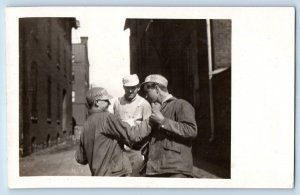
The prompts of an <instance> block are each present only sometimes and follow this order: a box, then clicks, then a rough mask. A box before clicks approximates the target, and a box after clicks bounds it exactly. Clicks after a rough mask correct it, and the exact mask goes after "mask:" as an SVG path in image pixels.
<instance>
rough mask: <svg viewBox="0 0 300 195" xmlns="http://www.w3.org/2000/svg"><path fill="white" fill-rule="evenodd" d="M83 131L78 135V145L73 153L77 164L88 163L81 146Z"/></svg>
mask: <svg viewBox="0 0 300 195" xmlns="http://www.w3.org/2000/svg"><path fill="white" fill-rule="evenodd" d="M83 140H84V132H82V134H81V135H80V142H79V147H78V149H77V151H76V154H75V159H76V161H77V162H78V163H79V164H82V165H86V164H87V163H88V160H87V157H86V153H85V150H84V147H83Z"/></svg>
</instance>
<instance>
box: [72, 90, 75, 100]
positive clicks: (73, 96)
mask: <svg viewBox="0 0 300 195" xmlns="http://www.w3.org/2000/svg"><path fill="white" fill-rule="evenodd" d="M72 102H75V91H72Z"/></svg>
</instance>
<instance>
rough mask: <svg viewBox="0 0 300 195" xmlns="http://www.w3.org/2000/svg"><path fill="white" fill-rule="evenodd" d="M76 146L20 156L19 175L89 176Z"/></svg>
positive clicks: (196, 170)
mask: <svg viewBox="0 0 300 195" xmlns="http://www.w3.org/2000/svg"><path fill="white" fill-rule="evenodd" d="M76 148H77V143H76V142H73V141H72V140H71V139H70V140H66V141H64V142H62V143H60V144H58V145H55V146H52V147H50V148H47V149H44V150H41V151H38V152H36V153H33V154H31V155H29V156H26V157H23V158H20V176H90V175H91V174H90V170H89V167H88V165H85V166H83V165H80V164H78V163H77V162H76V160H75V158H74V156H75V152H76ZM193 172H194V174H195V176H196V177H198V178H218V177H217V176H215V175H213V174H211V173H209V172H207V171H205V170H203V169H200V168H197V167H194V170H193Z"/></svg>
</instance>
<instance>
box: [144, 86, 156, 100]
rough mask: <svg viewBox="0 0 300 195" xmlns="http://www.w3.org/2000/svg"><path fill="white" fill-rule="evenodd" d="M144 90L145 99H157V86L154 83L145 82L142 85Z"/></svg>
mask: <svg viewBox="0 0 300 195" xmlns="http://www.w3.org/2000/svg"><path fill="white" fill-rule="evenodd" d="M144 91H145V95H146V97H145V98H146V99H147V100H148V101H149V102H157V100H158V95H159V93H158V90H157V86H156V84H155V83H146V84H145V85H144Z"/></svg>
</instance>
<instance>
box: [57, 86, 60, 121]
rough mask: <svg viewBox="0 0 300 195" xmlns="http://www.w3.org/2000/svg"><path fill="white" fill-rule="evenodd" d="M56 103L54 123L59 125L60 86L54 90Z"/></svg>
mask: <svg viewBox="0 0 300 195" xmlns="http://www.w3.org/2000/svg"><path fill="white" fill-rule="evenodd" d="M56 103H57V105H56V118H57V120H56V123H57V124H60V116H61V114H60V112H61V106H60V104H61V103H60V85H59V84H57V88H56Z"/></svg>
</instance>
